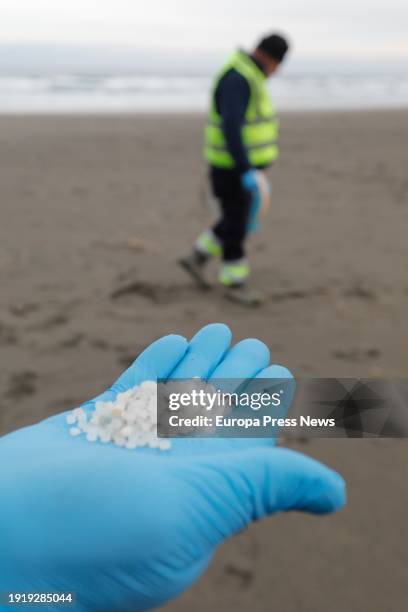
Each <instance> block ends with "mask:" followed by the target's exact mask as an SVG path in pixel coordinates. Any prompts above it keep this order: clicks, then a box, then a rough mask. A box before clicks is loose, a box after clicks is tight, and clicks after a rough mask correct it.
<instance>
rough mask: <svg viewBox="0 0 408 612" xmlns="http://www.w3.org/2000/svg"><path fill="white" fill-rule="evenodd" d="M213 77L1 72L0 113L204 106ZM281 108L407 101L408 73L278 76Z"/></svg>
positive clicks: (274, 86)
mask: <svg viewBox="0 0 408 612" xmlns="http://www.w3.org/2000/svg"><path fill="white" fill-rule="evenodd" d="M210 88H211V79H210V78H209V77H194V76H180V77H163V76H155V75H152V76H139V75H78V74H55V75H50V76H46V77H44V76H23V77H22V76H13V75H6V76H0V112H81V111H84V112H91V111H93V112H126V111H138V110H143V111H145V110H154V111H163V112H165V111H167V110H191V111H202V110H204V109H205V108H206V107H207V105H208V98H209V91H210ZM270 89H271V94H272V97H273V99H274V101H275V103H276V105H277V106H278V108H279V109H281V110H303V109H325V108H327V109H335V108H338V109H341V108H375V107H378V108H381V107H405V106H408V77H407V76H405V75H401V76H396V75H374V76H367V75H361V76H354V75H353V76H343V75H320V76H319V75H318V76H303V75H298V76H293V75H290V76H279V77H276V78H274V79H273V80H272V81H271V83H270Z"/></svg>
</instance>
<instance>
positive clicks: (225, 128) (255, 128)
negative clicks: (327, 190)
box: [180, 34, 289, 305]
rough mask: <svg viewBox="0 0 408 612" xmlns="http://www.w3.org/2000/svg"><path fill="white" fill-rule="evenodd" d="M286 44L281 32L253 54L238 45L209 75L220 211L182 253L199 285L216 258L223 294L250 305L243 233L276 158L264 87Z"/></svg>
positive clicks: (210, 141)
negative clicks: (213, 75)
mask: <svg viewBox="0 0 408 612" xmlns="http://www.w3.org/2000/svg"><path fill="white" fill-rule="evenodd" d="M288 48H289V45H288V42H287V41H286V40H285V38H283V37H282V36H280V35H278V34H271V35H269V36H266V37H265V38H263V39H262V40H261V41H260V42H259V43H258V45H257V46H256V48H255V49H254V50H253V51H252V52H251V53H246V52H244V51H242V50H237V51H236V52H235V53H233V54H232V56H231V57H230V58H229V59H228V60H227V62H226V63H225V65H224V66H223V68H222V69H221V71H220V72H219V73H218V75H217V76H216V78H215V82H214V85H213V90H212V99H211V105H210V112H209V117H208V122H207V125H206V128H205V143H204V156H205V159H206V160H207V162H208V164H209V167H210V171H209V176H210V183H211V188H212V192H213V194H214V196H215V197H216V199H217V200H218V202H219V204H220V209H221V217H220V219H219V220H218V222H217V223H216V224H215V225H214V226H213V227H212V228H211V229H207V230H205V231H204V232H203V233H202V234H200V236H199V237H198V239H197V241H196V243H195V245H194V248H193V250H192V252H191V253H190V254H189V255H187V256H185V257H183V258H182V259H181V260H180V264H181V265H182V267H183V268H184V269H185V270H186V271H187V272H188V273H189V274H190V275H191V276H192V277H193V279H194V280H195V281H196V282H197V283H198V284H199V285H200V286H201V287H208V282H207V280H206V278H205V274H204V270H205V266H206V264H207V263H208V261H209V260H210V259H211V258H212V257H221V265H220V270H219V277H218V278H219V282H220V283H221V285H223V286H224V287H225V289H226V294H227V297H229V298H230V299H233V300H234V301H239V302H241V303H243V304H245V305H255V304H256V303H258V302H259V301H260V296H259V295H258V294H257V293H256V292H254V291H251V290H250V289H249V288H248V278H249V274H250V267H249V264H248V260H247V258H246V254H245V241H246V238H247V236H248V234H249V233H250V232H251V231H254V230H255V229H256V227H257V217H258V213H259V209H260V207H261V201H262V192H263V191H264V186H265V185H266V184H267V183H266V180H265V178H264V176H263V172H262V171H263V170H264V169H265V168H267V167H268V166H270V165H271V164H272V163H273V162H274V161H275V160H276V159H277V157H278V144H277V138H278V122H277V119H276V115H275V111H274V108H273V105H272V103H271V100H270V98H269V94H268V90H267V87H266V79H267V78H268V77H270V76H271V75H272V74H273V73H274V72H275V71H276V70H277V68H278V67H279V65H280V63H281V62H282V61H283V59H284V57H285V55H286V53H287V51H288Z"/></svg>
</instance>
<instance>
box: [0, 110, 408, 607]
mask: <svg viewBox="0 0 408 612" xmlns="http://www.w3.org/2000/svg"><path fill="white" fill-rule="evenodd" d="M203 122H204V118H203V117H201V116H199V115H190V116H184V115H181V114H180V115H177V114H174V115H171V116H170V115H169V116H165V115H160V116H159V115H157V116H154V115H150V116H147V115H146V116H143V115H135V116H117V117H115V116H111V117H103V116H89V117H87V116H78V117H62V116H48V117H46V116H44V117H40V116H37V117H34V116H32V117H8V116H2V117H1V118H0V193H1V199H0V243H1V248H0V282H1V285H0V287H1V291H0V363H1V368H0V434H3V433H6V432H9V431H11V430H13V429H15V428H17V427H21V426H24V425H27V424H30V423H33V422H35V421H38V420H39V419H41V418H44V417H46V416H47V415H50V414H53V413H55V412H59V411H61V410H64V409H67V408H71V407H74V406H76V405H78V404H80V403H81V402H83V401H84V400H86V399H89V398H90V397H92V396H94V395H96V394H97V393H99V392H100V391H102V390H104V388H106V387H107V386H108V385H109V384H110V383H111V382H112V381H113V380H114V379H115V377H117V376H118V374H119V373H120V372H121V371H122V370H123V369H124V368H125V367H126V366H127V365H128V364H129V363H131V361H132V360H133V359H134V358H135V357H136V356H137V354H138V353H139V352H140V350H141V349H142V348H144V347H145V346H146V345H147V344H148V343H150V342H151V341H152V340H154V339H155V338H157V337H159V336H161V335H162V334H166V333H169V332H177V333H181V334H183V335H186V336H187V337H189V336H191V335H192V334H193V333H194V331H195V330H196V329H198V328H199V327H201V326H202V325H203V324H205V323H208V322H213V321H222V322H225V323H228V324H229V325H230V326H231V328H232V330H233V332H234V338H235V340H239V339H241V338H243V337H247V336H253V337H258V338H260V339H262V340H263V341H265V342H266V343H267V344H268V345H269V346H270V348H271V353H272V356H273V361H274V362H276V363H281V364H284V365H286V366H288V367H289V368H290V369H291V370H292V372H293V373H294V374H295V375H297V376H316V377H318V376H320V377H323V376H334V377H340V376H353V377H356V376H384V377H399V376H407V375H408V324H407V312H408V278H407V238H406V237H407V232H408V206H407V204H408V178H407V165H406V142H407V139H408V111H381V112H378V111H370V112H369V111H366V112H363V111H361V112H336V113H334V112H324V113H312V112H310V113H305V114H297V113H291V114H286V115H282V117H281V150H282V155H281V159H280V160H279V162H278V163H277V164H276V167H274V168H273V169H272V170H271V172H270V178H271V179H272V182H273V189H274V190H273V202H272V207H271V210H270V213H269V215H268V217H267V218H266V219H265V220H264V221H263V226H262V231H261V232H260V233H259V235H256V236H254V238H253V240H252V241H251V244H250V246H249V254H250V258H251V262H252V265H253V270H254V274H253V282H254V284H255V285H256V286H258V287H259V288H261V289H262V290H263V291H264V292H265V293H266V294H267V297H268V299H267V302H266V303H265V305H263V306H262V307H261V308H260V309H256V310H245V309H243V308H242V307H240V306H238V305H235V304H231V303H229V302H226V301H225V300H224V298H223V297H222V295H221V293H220V292H219V290H218V289H217V287H216V286H214V289H213V290H212V291H209V292H207V293H205V294H203V293H202V292H200V291H199V290H197V289H196V288H195V287H194V286H193V285H192V283H191V282H190V280H189V279H188V278H187V277H186V276H185V275H184V274H183V272H182V271H181V270H180V269H179V268H178V267H177V265H176V263H175V262H176V260H177V258H178V256H179V255H181V254H183V253H185V252H186V250H188V249H189V248H190V245H191V244H192V243H193V241H194V239H195V237H196V235H197V234H198V232H199V231H200V230H201V229H202V228H203V227H204V226H205V225H207V224H209V223H210V222H211V221H212V219H213V217H214V213H215V209H211V207H208V206H207V205H205V203H204V202H203V198H202V192H203V186H204V185H205V174H206V168H205V165H204V164H203V162H202V160H201V142H202V127H203ZM211 274H212V276H213V278H214V280H215V274H216V268H215V267H214V268H213V269H212V270H211ZM291 445H292V446H293V447H296V448H298V449H299V450H301V451H303V452H306V453H308V454H310V455H312V456H315V457H317V458H319V459H321V460H323V461H325V462H327V463H328V464H329V465H331V466H332V467H334V468H336V469H337V470H338V471H340V473H341V474H342V475H343V476H344V477H345V479H346V481H347V484H348V492H349V504H348V506H347V508H346V510H345V511H343V512H342V513H340V514H339V515H336V516H331V517H328V518H324V519H319V520H317V519H315V518H311V517H307V516H302V515H286V516H279V517H275V518H273V519H269V520H267V521H265V522H262V523H260V524H257V525H254V526H252V527H251V528H250V529H249V530H248V531H246V532H245V533H244V534H241V535H239V536H238V537H236V538H235V539H233V540H232V541H231V542H229V543H228V544H227V545H225V546H224V547H222V549H220V551H219V553H218V554H217V556H216V559H215V562H214V563H213V564H212V565H211V567H210V569H209V571H208V572H207V573H206V575H205V576H204V577H203V578H202V579H201V580H200V581H199V582H198V584H197V585H196V586H195V587H194V588H193V589H192V590H191V591H189V592H188V593H186V594H185V595H184V596H183V597H181V598H180V599H179V600H177V601H175V602H173V603H171V604H169V605H168V606H167V607H166V610H169V611H174V612H184V611H187V610H189V611H190V610H194V611H198V612H204V611H206V610H209V609H213V610H225V611H226V612H228V611H231V612H232V611H234V612H244V611H245V612H247V610H249V609H251V611H252V612H258V611H259V612H264V611H269V610H276V611H279V612H328V611H330V612H344V611H345V610H347V611H348V612H384V610H387V612H402V610H404V609H405V607H406V574H407V568H408V552H407V546H406V541H405V540H406V537H405V532H406V508H407V504H408V490H407V486H406V483H407V458H408V446H407V443H406V441H405V440H395V441H392V440H381V441H379V440H364V441H362V440H336V441H330V440H319V441H317V440H316V441H315V440H313V441H309V442H308V443H300V442H297V443H292V444H291Z"/></svg>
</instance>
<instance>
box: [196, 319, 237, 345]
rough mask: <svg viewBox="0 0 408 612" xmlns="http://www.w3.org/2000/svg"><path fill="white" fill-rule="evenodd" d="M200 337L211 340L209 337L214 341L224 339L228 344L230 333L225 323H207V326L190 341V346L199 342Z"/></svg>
mask: <svg viewBox="0 0 408 612" xmlns="http://www.w3.org/2000/svg"><path fill="white" fill-rule="evenodd" d="M202 336H206V337H208V339H209V340H211V337H213V338H214V339H220V338H221V339H225V340H226V341H228V342H230V341H231V338H232V332H231V330H230V328H229V327H228V325H226V324H225V323H209V324H208V325H204V327H202V328H201V329H200V330H199V331H198V332H197V333H196V334H194V336H193V337H192V339H191V341H190V345H191V344H193V343H194V342H196V341H197V340H201V338H202Z"/></svg>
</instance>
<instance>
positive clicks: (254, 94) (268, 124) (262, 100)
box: [204, 51, 279, 168]
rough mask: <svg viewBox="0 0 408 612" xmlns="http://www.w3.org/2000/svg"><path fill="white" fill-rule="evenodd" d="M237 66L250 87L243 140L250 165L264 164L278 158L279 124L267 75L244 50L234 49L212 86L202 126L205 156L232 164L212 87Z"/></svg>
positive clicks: (222, 165) (215, 163) (216, 163)
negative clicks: (268, 87) (203, 129)
mask: <svg viewBox="0 0 408 612" xmlns="http://www.w3.org/2000/svg"><path fill="white" fill-rule="evenodd" d="M232 68H233V69H234V70H236V71H237V72H239V74H241V75H242V76H243V77H244V78H245V79H246V81H247V83H248V85H249V90H250V96H249V102H248V107H247V109H246V112H245V121H244V124H243V126H242V128H241V130H242V141H243V143H244V146H245V148H246V151H247V155H248V159H249V163H250V164H251V165H252V166H255V167H256V166H267V165H269V164H270V163H272V162H273V161H274V160H275V159H277V157H278V154H279V149H278V144H277V141H278V132H279V124H278V120H277V118H276V114H275V109H274V107H273V105H272V102H271V100H270V98H269V93H268V90H267V87H266V76H265V74H264V73H263V72H262V70H261V69H260V68H259V67H258V66H257V65H256V63H255V62H254V61H253V60H252V59H251V58H250V57H249V55H247V54H246V53H244V52H243V51H236V52H235V53H234V54H233V55H232V56H231V57H230V58H229V60H228V61H227V62H226V64H225V65H224V67H223V68H222V69H221V71H220V73H219V74H218V75H217V77H216V79H215V83H214V87H213V93H212V101H211V107H210V112H209V116H208V122H207V125H206V128H205V144H204V157H205V159H206V160H207V161H208V162H209V164H211V165H212V166H216V167H218V168H234V166H235V162H234V160H233V158H232V156H231V154H230V152H229V151H228V148H227V144H226V141H225V137H224V132H223V128H222V117H221V116H220V115H219V113H218V112H217V108H216V104H215V91H216V89H217V85H218V83H219V81H220V79H221V78H222V77H223V76H224V74H225V73H226V72H228V70H231V69H232Z"/></svg>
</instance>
